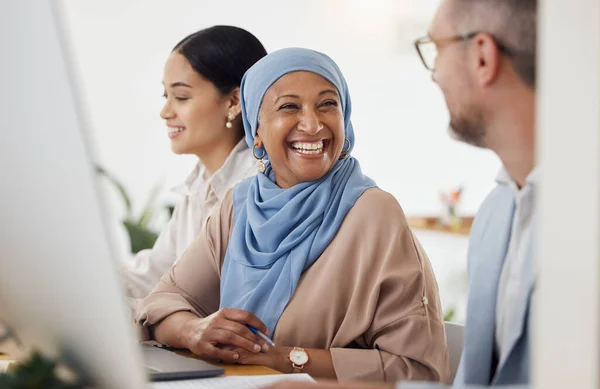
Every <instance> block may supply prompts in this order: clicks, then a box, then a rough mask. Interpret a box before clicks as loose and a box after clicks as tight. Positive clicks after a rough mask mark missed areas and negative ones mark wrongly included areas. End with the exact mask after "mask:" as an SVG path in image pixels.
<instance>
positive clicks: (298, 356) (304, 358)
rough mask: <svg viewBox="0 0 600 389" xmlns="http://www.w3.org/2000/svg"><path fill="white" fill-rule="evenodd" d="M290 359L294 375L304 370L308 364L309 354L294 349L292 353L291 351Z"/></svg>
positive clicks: (300, 349)
mask: <svg viewBox="0 0 600 389" xmlns="http://www.w3.org/2000/svg"><path fill="white" fill-rule="evenodd" d="M288 358H289V359H290V362H292V367H293V368H294V373H300V371H302V369H303V368H304V365H306V364H307V363H308V354H307V353H306V351H304V349H303V348H300V347H294V348H293V349H292V351H290V355H289V357H288Z"/></svg>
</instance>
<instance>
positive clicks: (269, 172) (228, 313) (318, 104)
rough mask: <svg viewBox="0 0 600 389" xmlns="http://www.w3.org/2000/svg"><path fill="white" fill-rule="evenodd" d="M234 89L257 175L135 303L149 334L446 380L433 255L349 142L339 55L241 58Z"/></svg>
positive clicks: (272, 357) (252, 354)
mask: <svg viewBox="0 0 600 389" xmlns="http://www.w3.org/2000/svg"><path fill="white" fill-rule="evenodd" d="M241 99H242V102H241V103H242V118H243V122H244V129H245V131H246V142H247V143H248V145H249V147H251V148H252V149H253V152H254V156H255V157H256V158H257V159H258V160H259V162H258V170H259V171H260V173H261V174H258V175H257V176H256V177H253V178H250V179H247V180H246V181H243V182H242V183H240V184H238V185H237V186H235V187H234V189H233V190H232V191H231V192H230V193H229V194H228V195H226V196H225V199H224V200H223V203H222V204H221V206H220V209H219V210H218V211H215V213H213V215H212V216H211V217H210V218H209V220H208V222H207V224H206V225H205V227H204V229H203V231H202V233H200V235H199V236H198V237H197V238H196V240H195V241H194V243H192V245H191V246H190V248H189V249H188V251H187V252H186V254H184V256H183V257H182V259H181V260H180V261H179V262H178V263H177V264H176V265H175V266H174V267H173V268H172V269H171V271H170V272H169V273H168V274H166V275H165V276H164V277H163V278H162V280H161V282H160V283H159V284H158V285H157V286H156V288H155V289H154V291H153V292H152V294H151V295H150V296H148V297H147V298H146V299H145V300H144V301H143V302H142V303H141V305H140V307H139V310H138V312H137V318H136V320H137V322H138V323H139V324H140V325H142V326H143V327H145V328H147V329H148V331H146V332H145V333H146V334H147V336H148V338H152V339H154V340H156V341H159V342H161V343H164V344H169V345H171V346H174V347H180V348H188V349H190V350H191V351H192V352H194V353H195V354H197V355H199V356H203V357H208V358H217V359H222V360H225V361H227V362H236V363H244V364H261V365H265V366H269V367H271V368H274V369H277V370H279V371H282V372H289V373H291V372H295V371H296V372H298V371H303V372H306V373H309V374H311V375H312V376H314V377H330V378H338V379H352V378H356V379H363V380H373V381H386V380H389V381H396V380H400V379H403V380H407V379H408V380H410V379H414V380H434V381H446V380H447V379H448V375H449V370H448V353H447V348H446V344H445V335H444V329H443V328H444V327H443V321H442V316H441V308H440V302H439V296H438V290H437V285H436V281H435V278H434V275H433V272H432V270H431V266H430V264H429V260H428V259H427V256H426V255H425V253H424V252H423V250H422V248H421V246H420V244H419V243H418V242H417V241H416V239H415V238H414V236H413V234H412V233H411V231H410V229H409V227H408V225H407V222H406V218H405V216H404V214H403V213H402V210H401V208H400V206H399V204H398V202H397V201H396V200H395V199H394V197H392V196H391V195H390V194H388V193H386V192H384V191H382V190H381V189H379V188H377V187H376V185H375V183H374V182H373V181H372V180H371V179H369V178H368V177H366V176H364V175H363V174H362V172H361V169H360V166H359V163H358V161H357V160H356V159H354V158H353V157H352V156H351V155H350V154H351V151H352V148H353V147H354V129H353V127H352V121H351V120H350V114H351V111H352V109H351V102H350V95H349V93H348V87H347V85H346V81H345V80H344V77H343V75H342V73H341V71H340V70H339V68H338V67H337V65H336V64H335V63H334V62H333V61H332V60H331V59H330V58H329V57H327V56H326V55H324V54H322V53H319V52H316V51H312V50H307V49H299V48H293V49H284V50H279V51H277V52H274V53H272V54H270V55H268V56H266V57H265V58H263V59H262V60H260V61H258V62H257V63H256V64H255V65H254V66H253V67H252V68H250V70H248V72H247V73H246V75H245V76H244V78H243V80H242V85H241ZM250 327H253V328H250ZM254 329H257V330H258V331H259V332H261V333H262V334H264V335H267V336H270V337H271V338H272V339H273V341H274V343H275V346H273V345H269V344H268V343H267V342H265V341H264V340H262V339H261V338H260V337H259V336H257V335H256V334H255V333H253V332H252V330H254Z"/></svg>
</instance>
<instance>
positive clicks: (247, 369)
mask: <svg viewBox="0 0 600 389" xmlns="http://www.w3.org/2000/svg"><path fill="white" fill-rule="evenodd" d="M180 354H181V355H183V356H186V357H191V353H183V352H182V353H180ZM11 359H12V358H11V357H9V356H8V355H6V354H0V360H11ZM210 363H212V364H213V365H217V366H219V367H222V368H223V369H225V374H223V375H224V376H236V375H274V374H282V373H280V372H278V371H277V370H273V369H270V368H268V367H265V366H247V365H230V364H227V363H216V362H213V361H211V362H210Z"/></svg>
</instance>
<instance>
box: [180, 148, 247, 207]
mask: <svg viewBox="0 0 600 389" xmlns="http://www.w3.org/2000/svg"><path fill="white" fill-rule="evenodd" d="M247 153H249V149H248V146H247V145H246V141H245V139H242V140H240V141H239V142H238V144H237V145H235V147H234V148H233V150H231V153H229V156H227V159H226V160H225V162H224V163H223V166H221V167H220V168H219V170H217V171H216V172H215V173H214V174H213V175H212V176H210V177H209V176H208V171H207V169H206V166H204V164H203V163H202V161H198V163H197V164H196V166H195V167H194V170H192V172H191V173H190V174H189V175H188V177H187V178H186V179H185V181H184V182H182V183H181V184H179V185H177V186H175V187H174V188H173V189H171V191H172V192H174V193H177V194H179V195H182V196H190V195H191V194H192V193H193V192H194V191H197V190H200V188H198V180H200V179H202V180H203V181H204V187H205V188H206V193H209V191H210V190H211V189H212V191H213V192H214V194H215V195H216V196H217V198H218V199H219V200H222V199H223V197H225V194H226V193H227V191H228V190H229V189H231V187H232V186H233V185H232V182H237V181H240V180H241V179H242V178H244V177H246V175H247V174H248V171H246V170H248V169H246V166H240V164H241V163H242V160H243V159H247V158H246V154H247ZM250 168H253V166H252V167H250ZM209 188H210V189H209Z"/></svg>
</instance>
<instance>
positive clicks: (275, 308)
mask: <svg viewBox="0 0 600 389" xmlns="http://www.w3.org/2000/svg"><path fill="white" fill-rule="evenodd" d="M295 71H308V72H312V73H315V74H318V75H320V76H322V77H323V78H325V79H326V80H328V81H329V82H330V83H331V84H333V85H334V86H335V87H336V88H337V90H338V92H339V94H340V98H341V108H342V111H343V113H344V128H345V135H346V138H348V140H349V141H350V144H351V145H354V130H353V129H352V122H351V121H350V113H351V103H350V95H349V94H348V87H347V85H346V81H345V80H344V77H343V75H342V72H341V71H340V69H339V68H338V66H337V65H336V64H335V62H333V60H331V58H329V57H328V56H326V55H325V54H322V53H319V52H316V51H313V50H308V49H301V48H290V49H283V50H279V51H276V52H273V53H271V54H269V55H267V56H266V57H264V58H262V59H261V60H260V61H258V62H257V63H256V64H255V65H254V66H252V67H251V68H250V69H249V70H248V71H247V72H246V74H245V75H244V78H243V79H242V85H241V92H240V94H241V100H242V101H241V104H242V119H243V122H244V130H245V132H246V142H247V143H248V146H249V147H252V146H253V144H254V137H255V136H256V130H257V128H258V113H259V110H260V106H261V103H262V99H263V97H264V95H265V93H266V92H267V90H268V89H269V87H271V85H273V83H275V81H277V80H278V79H279V78H281V77H282V76H284V75H286V74H288V73H291V72H295ZM346 146H347V145H346ZM265 158H266V155H265ZM372 187H375V183H374V182H373V181H372V180H371V179H370V178H368V177H366V176H364V175H363V174H362V172H361V170H360V166H359V164H358V161H357V160H355V159H354V158H352V157H350V156H348V157H347V158H345V159H343V160H339V161H337V162H336V163H335V164H334V166H333V168H332V169H331V170H330V171H329V172H328V173H327V174H326V175H325V176H323V177H321V178H320V179H318V180H317V181H313V182H303V183H300V184H297V185H295V186H293V187H291V188H289V189H282V188H280V187H279V186H277V184H276V183H275V176H274V174H273V170H272V168H271V166H270V165H268V166H267V169H266V170H265V172H264V174H257V175H256V176H255V177H252V178H249V179H247V180H245V181H243V182H241V183H240V184H238V185H236V186H235V187H234V189H233V231H232V233H231V238H230V241H229V246H228V248H227V252H226V254H225V260H224V262H223V268H222V270H221V308H238V309H243V310H246V311H250V312H252V313H254V314H255V315H256V316H257V317H258V318H259V319H261V320H262V321H263V322H264V323H265V324H266V326H267V327H268V329H269V332H270V333H271V334H273V333H274V330H275V327H276V325H277V322H278V321H279V318H280V317H281V314H282V313H283V311H284V309H285V307H286V306H287V304H288V303H289V301H290V299H291V298H292V295H293V294H294V291H295V290H296V286H297V284H298V280H299V279H300V276H301V275H302V273H303V272H304V271H305V270H306V269H308V268H309V267H310V266H311V265H312V264H313V263H314V262H315V261H316V260H317V259H318V258H319V257H320V256H321V254H322V253H323V251H325V249H326V248H327V246H329V243H331V241H332V240H333V238H334V237H335V235H336V233H337V231H338V229H339V227H340V225H341V224H342V222H343V221H344V218H345V217H346V214H347V213H348V211H350V209H351V208H352V207H353V206H354V203H355V202H356V200H357V199H358V198H359V197H360V196H361V195H362V194H363V193H364V191H365V190H367V189H369V188H372Z"/></svg>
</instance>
